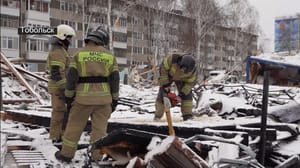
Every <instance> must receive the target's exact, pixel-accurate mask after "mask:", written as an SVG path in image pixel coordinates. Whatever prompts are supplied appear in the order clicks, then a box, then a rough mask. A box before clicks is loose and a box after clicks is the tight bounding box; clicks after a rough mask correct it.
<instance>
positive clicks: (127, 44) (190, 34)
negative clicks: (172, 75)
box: [1, 0, 257, 72]
mask: <svg viewBox="0 0 300 168" xmlns="http://www.w3.org/2000/svg"><path fill="white" fill-rule="evenodd" d="M20 2H23V3H22V4H20ZM108 13H109V15H108ZM20 14H21V16H22V17H23V18H24V19H20ZM20 20H24V21H23V22H22V21H20ZM1 22H3V23H2V24H1V29H2V30H1V46H2V47H1V51H2V52H4V53H5V54H6V55H7V56H8V57H22V58H24V59H25V61H26V63H27V64H28V65H29V66H30V68H29V69H30V70H32V71H43V70H44V68H45V67H44V66H45V62H46V58H47V54H48V49H49V48H48V46H49V44H48V38H49V36H41V35H35V36H33V35H26V37H24V36H23V35H22V36H23V37H22V38H20V36H19V35H18V34H17V27H19V26H20V25H27V26H51V27H55V26H57V25H59V24H68V25H70V26H72V27H73V28H74V29H75V30H76V34H77V35H76V37H75V38H74V39H73V42H72V46H71V48H70V53H71V54H72V53H75V52H76V48H78V47H82V46H83V45H84V41H83V39H84V37H85V35H86V33H87V32H88V31H90V30H92V29H94V28H96V27H98V26H102V27H106V28H110V30H111V31H110V34H111V36H112V43H111V45H110V47H111V48H113V49H112V51H113V53H114V55H116V57H117V62H118V64H119V66H120V67H121V69H123V68H127V67H130V66H131V65H147V64H149V62H150V61H151V60H153V58H156V60H157V61H158V63H159V62H160V61H161V60H162V58H163V57H164V56H165V55H166V54H167V53H168V52H170V51H174V50H180V51H185V52H189V53H193V54H195V48H196V40H197V39H196V36H195V31H196V30H195V20H194V19H193V18H189V17H186V16H183V15H182V12H180V11H178V10H176V11H166V10H164V11H163V10H160V9H158V8H155V7H150V6H148V5H146V4H138V3H136V1H125V0H111V4H109V1H108V0H73V1H71V0H51V1H50V0H22V1H19V0H3V1H1ZM8 35H9V36H8ZM234 37H235V36H234V29H231V28H225V27H221V26H215V28H214V29H212V30H211V32H210V33H208V34H207V35H206V36H205V38H204V39H203V42H201V44H202V45H201V53H200V55H201V56H200V60H198V62H199V64H202V66H201V68H202V69H204V72H208V71H210V70H221V69H222V70H228V67H229V66H228V65H231V66H234V65H237V64H241V62H243V59H244V58H246V56H247V55H252V53H254V52H255V51H256V49H257V36H256V35H253V34H248V33H245V32H242V31H240V30H239V31H238V37H239V38H238V43H237V44H238V47H237V48H239V50H238V51H236V52H237V54H236V55H238V56H236V57H233V49H234V39H235V38H234ZM246 39H247V40H246ZM20 41H21V42H20ZM19 46H21V47H19ZM22 46H23V47H22ZM20 48H21V49H20ZM20 52H21V53H23V54H20ZM238 70H240V71H242V70H243V67H240V68H239V69H238Z"/></svg>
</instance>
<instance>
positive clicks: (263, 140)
mask: <svg viewBox="0 0 300 168" xmlns="http://www.w3.org/2000/svg"><path fill="white" fill-rule="evenodd" d="M263 68H264V84H263V99H262V114H261V125H260V148H259V163H261V164H262V165H265V157H266V138H267V133H266V129H267V114H268V97H269V71H267V70H266V69H265V67H263Z"/></svg>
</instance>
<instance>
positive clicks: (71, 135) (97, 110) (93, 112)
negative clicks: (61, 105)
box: [61, 102, 111, 160]
mask: <svg viewBox="0 0 300 168" xmlns="http://www.w3.org/2000/svg"><path fill="white" fill-rule="evenodd" d="M110 114H111V105H110V104H107V105H82V104H79V103H77V102H73V104H72V108H71V111H70V114H69V120H68V124H67V127H66V131H65V133H64V136H63V145H62V150H61V154H62V155H63V156H66V157H69V158H73V157H74V155H75V152H76V150H77V144H78V141H79V139H80V136H81V133H82V132H83V129H84V127H85V126H86V123H87V121H88V119H89V117H91V123H92V131H91V135H90V137H91V139H90V142H91V143H94V142H95V141H96V140H98V139H100V138H102V137H104V136H105V135H106V129H107V124H108V119H109V117H110ZM101 156H102V154H101V153H100V151H99V150H94V151H92V159H94V160H99V159H101Z"/></svg>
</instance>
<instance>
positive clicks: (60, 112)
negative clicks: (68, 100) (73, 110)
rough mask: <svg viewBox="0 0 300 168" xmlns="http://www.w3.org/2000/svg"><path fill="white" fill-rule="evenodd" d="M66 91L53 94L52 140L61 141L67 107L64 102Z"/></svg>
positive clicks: (58, 90) (57, 91) (59, 90)
mask: <svg viewBox="0 0 300 168" xmlns="http://www.w3.org/2000/svg"><path fill="white" fill-rule="evenodd" d="M64 96H65V94H64V89H57V90H55V91H53V92H51V102H52V113H51V121H50V139H53V140H55V139H56V140H58V139H61V137H62V134H63V130H62V123H63V118H64V113H65V112H66V105H65V100H64Z"/></svg>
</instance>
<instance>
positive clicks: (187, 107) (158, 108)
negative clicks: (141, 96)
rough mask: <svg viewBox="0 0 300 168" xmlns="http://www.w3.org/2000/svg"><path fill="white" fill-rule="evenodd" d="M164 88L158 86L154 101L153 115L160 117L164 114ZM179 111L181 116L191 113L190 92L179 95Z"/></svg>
mask: <svg viewBox="0 0 300 168" xmlns="http://www.w3.org/2000/svg"><path fill="white" fill-rule="evenodd" d="M163 97H164V90H163V88H162V87H160V88H159V91H158V95H157V98H156V102H155V117H156V118H161V117H162V116H163V115H164V104H163ZM181 99H182V102H181V113H182V116H185V115H191V114H192V109H193V99H192V93H191V92H190V93H189V94H188V95H183V96H181Z"/></svg>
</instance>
